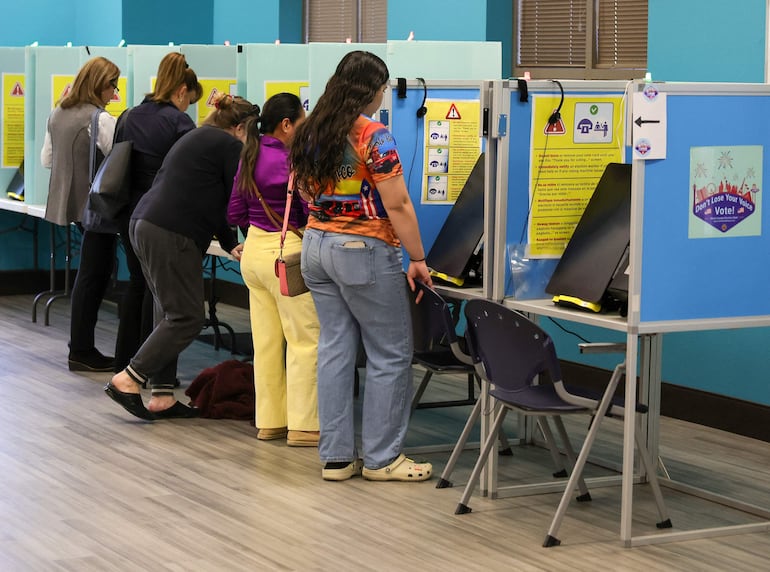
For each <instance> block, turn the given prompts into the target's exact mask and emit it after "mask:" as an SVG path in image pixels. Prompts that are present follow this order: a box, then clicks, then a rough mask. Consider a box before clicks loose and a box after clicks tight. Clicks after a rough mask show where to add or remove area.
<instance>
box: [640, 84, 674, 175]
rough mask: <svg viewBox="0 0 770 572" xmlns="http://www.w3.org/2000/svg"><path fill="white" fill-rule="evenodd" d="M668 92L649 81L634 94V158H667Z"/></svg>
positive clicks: (645, 159) (644, 159)
mask: <svg viewBox="0 0 770 572" xmlns="http://www.w3.org/2000/svg"><path fill="white" fill-rule="evenodd" d="M667 96H668V94H666V93H661V92H660V91H658V88H657V87H655V84H652V83H648V84H647V85H645V86H644V89H643V90H642V91H640V92H635V93H634V95H633V105H634V106H633V111H634V123H633V125H632V126H631V129H632V131H633V142H632V143H631V148H632V149H633V152H634V159H642V160H643V161H647V160H650V159H665V158H666V146H667V140H666V107H667Z"/></svg>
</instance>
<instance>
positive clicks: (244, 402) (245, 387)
mask: <svg viewBox="0 0 770 572" xmlns="http://www.w3.org/2000/svg"><path fill="white" fill-rule="evenodd" d="M185 394H186V395H187V396H189V397H190V400H191V404H192V406H193V407H197V408H198V409H200V413H201V415H200V416H201V417H208V418H210V419H240V420H244V421H252V422H253V421H254V366H252V365H251V364H250V363H247V362H242V361H239V360H235V359H233V360H228V361H225V362H222V363H220V364H218V365H215V366H214V367H209V368H206V369H204V370H203V371H202V372H201V373H200V374H199V375H198V377H196V378H195V379H194V380H193V382H192V383H191V384H190V387H188V388H187V389H186V390H185Z"/></svg>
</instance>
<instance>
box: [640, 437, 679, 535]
mask: <svg viewBox="0 0 770 572" xmlns="http://www.w3.org/2000/svg"><path fill="white" fill-rule="evenodd" d="M634 438H635V441H636V447H637V449H638V450H639V457H640V458H641V460H642V464H643V465H644V470H645V472H646V473H647V478H648V479H649V481H650V487H652V494H653V496H654V497H655V504H656V505H657V506H658V516H659V517H660V521H658V522H657V523H655V526H656V527H658V528H671V527H672V526H673V525H672V524H671V519H670V518H669V516H668V511H667V510H666V505H665V503H664V501H663V493H662V492H661V490H660V482H659V481H658V473H657V471H656V467H655V466H654V465H653V463H652V460H651V459H650V452H649V451H648V450H647V447H646V446H645V444H644V441H643V440H642V435H641V431H639V430H638V428H637V430H636V431H634Z"/></svg>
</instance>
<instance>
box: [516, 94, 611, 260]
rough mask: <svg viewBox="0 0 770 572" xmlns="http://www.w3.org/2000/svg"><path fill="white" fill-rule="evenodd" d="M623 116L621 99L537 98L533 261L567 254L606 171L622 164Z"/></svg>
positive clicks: (532, 167) (531, 235)
mask: <svg viewBox="0 0 770 572" xmlns="http://www.w3.org/2000/svg"><path fill="white" fill-rule="evenodd" d="M556 110H558V111H559V113H558V114H556V113H554V112H555V111H556ZM623 113H624V111H623V98H622V97H621V96H617V97H614V96H579V97H572V96H567V97H565V98H564V101H563V102H561V103H560V98H559V97H553V96H542V95H537V96H534V97H533V117H532V139H531V140H532V154H531V163H530V187H529V201H530V202H529V205H530V208H529V217H528V221H527V222H528V231H529V233H528V243H529V255H530V257H540V258H550V257H558V256H561V254H562V252H564V248H565V247H566V245H567V243H568V242H569V239H570V237H571V236H572V232H573V231H574V230H575V226H577V223H578V221H579V220H580V217H581V216H582V214H583V211H584V210H585V207H586V205H587V204H588V201H589V200H590V198H591V195H592V194H593V192H594V189H595V188H596V183H598V182H599V179H600V178H601V175H602V173H603V172H604V167H605V166H606V165H607V164H608V163H613V162H622V159H623V121H622V118H623V116H624V115H623ZM522 233H523V229H522Z"/></svg>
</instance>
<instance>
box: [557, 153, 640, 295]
mask: <svg viewBox="0 0 770 572" xmlns="http://www.w3.org/2000/svg"><path fill="white" fill-rule="evenodd" d="M630 225H631V165H630V164H621V163H610V164H609V165H607V167H606V168H605V170H604V174H603V175H602V177H601V179H599V183H598V184H597V185H596V190H594V193H593V195H591V199H590V200H589V201H588V205H587V206H586V209H585V212H583V216H582V217H581V218H580V221H579V222H578V224H577V226H576V227H575V232H574V233H573V234H572V238H570V240H569V242H568V243H567V248H566V249H565V250H564V254H562V256H561V260H559V263H558V264H557V266H556V269H555V270H554V272H553V275H552V276H551V280H550V282H548V286H546V288H545V291H546V292H548V293H549V294H552V295H554V296H574V297H576V298H579V299H581V300H585V301H586V302H595V303H599V302H600V301H601V300H602V297H603V296H604V293H605V291H606V290H607V286H608V285H609V283H610V281H611V280H612V278H613V275H614V274H615V272H616V269H617V268H618V265H619V264H620V262H621V259H622V258H623V255H624V253H625V251H626V248H627V247H628V244H629V241H630V237H631V226H630Z"/></svg>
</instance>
